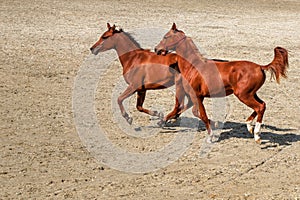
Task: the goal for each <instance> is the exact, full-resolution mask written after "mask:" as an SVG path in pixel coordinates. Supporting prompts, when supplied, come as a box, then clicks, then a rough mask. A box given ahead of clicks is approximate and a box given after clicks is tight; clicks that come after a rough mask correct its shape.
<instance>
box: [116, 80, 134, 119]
mask: <svg viewBox="0 0 300 200" xmlns="http://www.w3.org/2000/svg"><path fill="white" fill-rule="evenodd" d="M134 92H135V89H134V88H133V87H132V86H131V85H130V86H128V87H127V88H126V90H125V91H124V92H123V93H122V94H121V95H120V96H119V97H118V104H119V107H120V111H121V114H122V116H123V117H124V118H125V119H126V121H127V122H128V123H129V124H132V117H130V116H129V115H128V114H127V112H126V110H125V108H124V106H123V101H124V100H125V99H126V98H128V97H130V96H131V95H133V94H134Z"/></svg>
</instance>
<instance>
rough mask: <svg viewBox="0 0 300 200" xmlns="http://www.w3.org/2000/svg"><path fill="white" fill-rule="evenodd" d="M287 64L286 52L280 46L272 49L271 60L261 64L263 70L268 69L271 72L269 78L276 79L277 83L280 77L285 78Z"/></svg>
mask: <svg viewBox="0 0 300 200" xmlns="http://www.w3.org/2000/svg"><path fill="white" fill-rule="evenodd" d="M288 66H289V61H288V52H287V50H286V49H284V48H282V47H276V48H275V49H274V59H273V61H272V62H271V63H270V64H268V65H266V66H262V67H261V68H262V69H263V70H269V71H270V72H271V79H272V78H274V79H276V81H277V83H280V77H281V76H282V77H283V78H287V75H286V72H287V68H288Z"/></svg>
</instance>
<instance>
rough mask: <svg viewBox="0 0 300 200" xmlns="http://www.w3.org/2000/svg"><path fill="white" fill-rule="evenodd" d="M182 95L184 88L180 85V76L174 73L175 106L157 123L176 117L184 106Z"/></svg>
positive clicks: (161, 123) (160, 123)
mask: <svg viewBox="0 0 300 200" xmlns="http://www.w3.org/2000/svg"><path fill="white" fill-rule="evenodd" d="M184 97H185V90H184V88H183V85H182V77H181V75H180V74H176V75H175V106H174V109H173V110H172V111H171V112H170V113H169V114H168V115H167V116H166V117H165V118H164V119H163V120H161V121H160V122H159V125H163V124H164V123H166V122H167V121H168V120H170V119H177V118H178V117H179V116H180V114H181V113H182V112H181V109H183V108H184Z"/></svg>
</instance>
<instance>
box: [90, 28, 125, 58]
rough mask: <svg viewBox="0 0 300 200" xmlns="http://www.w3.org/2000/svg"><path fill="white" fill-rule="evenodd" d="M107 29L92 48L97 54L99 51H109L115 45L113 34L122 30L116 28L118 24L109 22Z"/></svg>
mask: <svg viewBox="0 0 300 200" xmlns="http://www.w3.org/2000/svg"><path fill="white" fill-rule="evenodd" d="M107 29H108V30H107V31H105V32H104V33H103V34H102V35H101V37H100V39H99V40H98V41H97V42H96V43H95V44H94V45H93V46H92V47H91V48H90V50H91V52H92V53H93V54H94V55H97V54H98V53H99V52H103V51H107V50H110V49H112V48H114V47H115V41H114V39H113V36H114V35H115V33H119V32H120V31H118V30H116V26H115V25H113V26H110V24H109V23H107Z"/></svg>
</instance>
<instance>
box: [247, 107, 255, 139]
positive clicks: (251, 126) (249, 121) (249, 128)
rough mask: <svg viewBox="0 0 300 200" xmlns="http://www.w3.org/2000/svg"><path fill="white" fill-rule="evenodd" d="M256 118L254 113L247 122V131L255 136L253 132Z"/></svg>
mask: <svg viewBox="0 0 300 200" xmlns="http://www.w3.org/2000/svg"><path fill="white" fill-rule="evenodd" d="M256 116H257V113H256V111H253V113H252V114H251V115H250V117H248V119H247V120H246V125H247V129H248V131H249V132H250V133H251V134H253V131H254V127H253V125H254V124H253V121H254V118H255V117H256Z"/></svg>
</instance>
